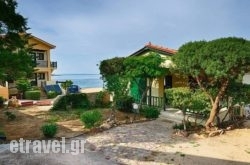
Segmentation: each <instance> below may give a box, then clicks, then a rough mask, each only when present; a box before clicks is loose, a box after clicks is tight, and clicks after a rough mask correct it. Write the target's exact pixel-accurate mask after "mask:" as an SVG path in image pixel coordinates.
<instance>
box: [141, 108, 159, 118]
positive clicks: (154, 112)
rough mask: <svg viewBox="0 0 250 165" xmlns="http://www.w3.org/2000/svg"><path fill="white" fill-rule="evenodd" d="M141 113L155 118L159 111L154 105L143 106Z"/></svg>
mask: <svg viewBox="0 0 250 165" xmlns="http://www.w3.org/2000/svg"><path fill="white" fill-rule="evenodd" d="M142 114H143V115H144V116H145V117H146V118H148V119H156V118H158V117H159V115H160V111H159V110H158V109H157V108H155V107H144V108H143V109H142Z"/></svg>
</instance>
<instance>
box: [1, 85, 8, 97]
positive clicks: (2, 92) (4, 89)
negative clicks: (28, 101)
mask: <svg viewBox="0 0 250 165" xmlns="http://www.w3.org/2000/svg"><path fill="white" fill-rule="evenodd" d="M0 96H2V97H3V98H5V99H9V91H8V88H6V87H3V86H0Z"/></svg>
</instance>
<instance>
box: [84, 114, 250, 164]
mask: <svg viewBox="0 0 250 165" xmlns="http://www.w3.org/2000/svg"><path fill="white" fill-rule="evenodd" d="M172 124H173V123H169V122H167V121H164V120H161V119H158V120H155V121H151V122H145V123H137V124H132V125H123V126H120V127H116V128H113V129H111V130H109V131H106V132H103V133H99V134H97V135H94V136H90V137H88V138H87V140H88V141H89V142H90V143H92V144H94V145H96V146H97V148H98V150H101V151H103V153H104V155H105V156H106V158H108V159H111V160H114V161H117V162H120V163H124V164H132V165H133V164H142V165H154V164H155V165H156V164H157V165H158V164H187V165H189V164H190V165H191V164H192V165H193V164H197V165H198V164H202V165H206V164H207V165H211V164H214V165H217V164H220V165H227V164H242V165H245V164H250V129H237V130H233V131H230V132H227V133H226V134H225V135H221V136H217V137H210V138H204V137H202V136H198V135H192V136H190V137H188V138H183V137H176V136H173V134H172V131H173V130H172Z"/></svg>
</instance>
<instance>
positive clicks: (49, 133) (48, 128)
mask: <svg viewBox="0 0 250 165" xmlns="http://www.w3.org/2000/svg"><path fill="white" fill-rule="evenodd" d="M57 128H58V127H57V125H56V124H55V123H46V124H44V125H42V127H41V130H42V132H43V135H44V136H45V137H47V138H52V137H54V136H55V134H56V132H57Z"/></svg>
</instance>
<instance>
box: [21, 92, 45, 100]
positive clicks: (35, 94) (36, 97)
mask: <svg viewBox="0 0 250 165" xmlns="http://www.w3.org/2000/svg"><path fill="white" fill-rule="evenodd" d="M24 96H25V98H26V99H30V100H39V99H40V96H41V92H40V91H39V90H36V91H26V92H25V94H24Z"/></svg>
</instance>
